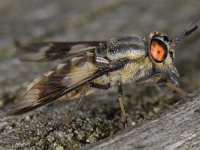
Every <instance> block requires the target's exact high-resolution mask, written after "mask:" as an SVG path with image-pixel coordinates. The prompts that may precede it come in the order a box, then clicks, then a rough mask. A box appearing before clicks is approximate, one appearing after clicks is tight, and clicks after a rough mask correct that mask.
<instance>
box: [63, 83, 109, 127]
mask: <svg viewBox="0 0 200 150" xmlns="http://www.w3.org/2000/svg"><path fill="white" fill-rule="evenodd" d="M109 87H110V84H106V85H102V84H96V83H89V85H88V86H86V88H84V90H83V91H82V92H81V93H80V95H81V96H80V98H79V100H77V101H76V104H75V105H74V106H73V107H72V109H71V110H70V112H69V113H68V115H67V116H66V117H65V119H64V121H63V122H64V123H65V124H67V123H70V121H71V120H72V118H73V116H74V115H75V113H76V111H77V110H78V109H79V108H80V106H81V105H82V103H83V101H84V97H85V93H86V92H87V90H88V89H89V88H98V89H108V88H109Z"/></svg>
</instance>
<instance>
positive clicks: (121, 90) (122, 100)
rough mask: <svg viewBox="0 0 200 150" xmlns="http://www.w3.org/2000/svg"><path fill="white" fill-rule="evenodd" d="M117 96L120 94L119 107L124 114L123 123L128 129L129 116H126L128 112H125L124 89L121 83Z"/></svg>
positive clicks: (119, 83)
mask: <svg viewBox="0 0 200 150" xmlns="http://www.w3.org/2000/svg"><path fill="white" fill-rule="evenodd" d="M117 94H118V100H119V106H120V109H121V112H122V123H123V125H124V127H125V128H127V127H128V125H127V123H128V121H127V119H128V118H127V114H126V111H125V106H124V98H123V88H122V84H121V82H118V91H117Z"/></svg>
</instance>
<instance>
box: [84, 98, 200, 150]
mask: <svg viewBox="0 0 200 150" xmlns="http://www.w3.org/2000/svg"><path fill="white" fill-rule="evenodd" d="M199 127H200V94H197V95H196V96H195V97H194V98H191V99H184V100H182V101H180V104H177V105H176V106H174V107H173V108H170V111H168V110H167V111H165V112H163V113H162V114H160V116H156V117H154V118H153V119H151V120H147V121H144V122H143V123H142V125H138V126H136V127H134V128H133V129H129V130H128V131H124V132H122V133H120V134H117V135H115V136H112V137H110V138H108V139H105V140H103V141H102V142H98V143H95V144H93V145H90V146H86V147H85V148H83V150H116V149H118V150H124V149H126V150H132V149H146V150H148V149H155V150H156V149H166V150H168V149H170V150H171V149H180V150H182V149H190V150H196V149H200V128H199Z"/></svg>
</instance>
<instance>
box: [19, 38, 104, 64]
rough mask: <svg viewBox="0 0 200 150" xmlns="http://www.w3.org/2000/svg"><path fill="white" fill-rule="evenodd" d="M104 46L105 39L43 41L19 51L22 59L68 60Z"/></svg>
mask: <svg viewBox="0 0 200 150" xmlns="http://www.w3.org/2000/svg"><path fill="white" fill-rule="evenodd" d="M105 46H106V41H88V42H44V43H36V44H32V45H29V46H26V47H23V48H21V49H19V51H21V52H22V53H23V54H22V56H21V58H20V59H21V60H24V61H50V60H57V59H63V58H66V59H68V60H69V59H71V58H72V57H74V56H80V55H81V54H84V53H86V52H87V51H94V50H95V49H96V48H100V47H105Z"/></svg>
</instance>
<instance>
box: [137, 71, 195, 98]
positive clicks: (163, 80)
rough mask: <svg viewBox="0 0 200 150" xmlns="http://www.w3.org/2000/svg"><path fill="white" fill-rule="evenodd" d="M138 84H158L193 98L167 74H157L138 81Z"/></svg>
mask: <svg viewBox="0 0 200 150" xmlns="http://www.w3.org/2000/svg"><path fill="white" fill-rule="evenodd" d="M136 83H138V84H145V85H156V84H162V85H165V86H167V87H168V88H170V89H172V90H173V91H176V92H177V93H179V94H180V95H182V96H192V95H191V94H189V93H187V92H185V91H184V90H183V89H181V88H180V87H178V86H176V85H175V84H174V83H173V82H172V81H171V80H170V78H169V76H167V75H166V74H163V73H156V74H154V75H151V76H148V77H145V78H143V79H140V80H138V81H136Z"/></svg>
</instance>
